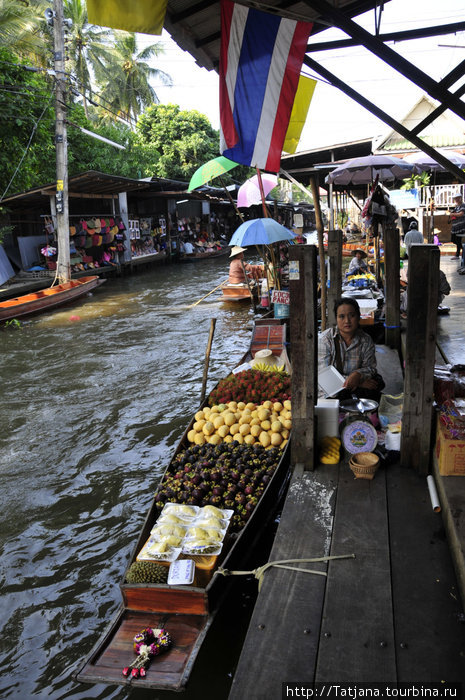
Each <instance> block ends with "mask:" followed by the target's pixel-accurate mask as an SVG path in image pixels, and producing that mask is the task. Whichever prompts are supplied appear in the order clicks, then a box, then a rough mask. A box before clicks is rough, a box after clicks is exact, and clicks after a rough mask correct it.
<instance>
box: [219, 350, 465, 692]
mask: <svg viewBox="0 0 465 700" xmlns="http://www.w3.org/2000/svg"><path fill="white" fill-rule="evenodd" d="M377 351H378V366H379V370H380V372H381V373H382V374H383V376H384V377H385V380H386V385H387V386H386V389H385V391H386V392H387V393H392V394H396V393H399V392H400V391H402V376H401V371H400V364H399V363H398V362H397V363H396V360H397V357H396V353H395V352H394V351H393V350H390V349H389V348H387V347H385V346H379V347H378V348H377ZM328 553H329V554H331V555H333V554H335V555H341V554H352V553H354V554H355V559H339V560H333V561H331V562H329V564H300V565H298V566H300V567H302V568H312V569H316V568H319V569H320V570H323V571H327V577H323V576H319V575H314V574H308V573H297V572H295V571H289V570H286V569H277V568H272V569H270V570H268V572H266V573H265V578H264V582H263V586H262V589H261V592H260V594H259V596H258V599H257V603H256V605H255V609H254V612H253V615H252V618H251V622H250V626H249V630H248V633H247V636H246V639H245V643H244V646H243V650H242V654H241V657H240V659H239V663H238V666H237V669H236V673H235V676H234V679H233V683H232V687H231V692H230V696H229V697H230V698H231V700H243V698H244V697H247V698H252V699H255V698H257V699H259V700H261V699H262V698H263V700H264V699H265V698H266V699H267V700H274V699H275V698H276V699H278V698H281V692H282V683H284V682H286V681H287V682H298V683H313V682H323V681H324V682H330V681H332V682H333V683H334V682H336V683H337V682H343V681H349V682H369V683H375V682H382V681H390V682H396V681H404V682H412V683H414V682H428V681H435V682H440V681H442V680H446V681H456V682H465V663H464V660H465V624H464V617H463V612H462V607H461V603H460V597H459V594H458V590H457V585H456V578H455V574H454V569H453V566H452V560H451V556H450V551H449V546H448V543H447V540H446V536H445V531H444V527H443V522H442V518H441V515H439V514H436V513H433V511H432V509H431V504H430V501H429V495H428V490H427V486H426V480H425V478H424V477H419V476H417V475H416V473H414V472H413V471H410V470H408V469H404V468H402V467H400V466H399V465H398V464H394V465H392V464H391V465H389V466H387V467H384V466H382V467H381V468H380V469H379V470H378V473H377V474H376V477H375V478H374V479H373V481H365V480H355V479H354V478H353V476H352V473H351V471H350V470H349V467H348V464H347V461H345V462H342V463H341V464H340V465H339V466H331V465H319V466H318V468H317V469H316V470H315V471H314V472H305V473H294V475H293V477H292V479H291V484H290V488H289V494H288V497H287V499H286V503H285V506H284V509H283V513H282V516H281V521H280V525H279V528H278V532H277V536H276V539H275V542H274V546H273V549H272V551H271V555H270V558H269V559H270V561H275V560H280V559H291V558H307V557H316V556H324V555H327V554H328Z"/></svg>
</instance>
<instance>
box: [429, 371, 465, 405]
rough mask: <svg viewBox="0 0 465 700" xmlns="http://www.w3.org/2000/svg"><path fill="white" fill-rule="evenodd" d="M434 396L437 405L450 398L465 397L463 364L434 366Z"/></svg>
mask: <svg viewBox="0 0 465 700" xmlns="http://www.w3.org/2000/svg"><path fill="white" fill-rule="evenodd" d="M434 398H435V400H436V403H437V404H439V405H441V404H444V403H445V402H446V401H448V400H450V399H454V398H465V365H439V366H436V367H435V368H434Z"/></svg>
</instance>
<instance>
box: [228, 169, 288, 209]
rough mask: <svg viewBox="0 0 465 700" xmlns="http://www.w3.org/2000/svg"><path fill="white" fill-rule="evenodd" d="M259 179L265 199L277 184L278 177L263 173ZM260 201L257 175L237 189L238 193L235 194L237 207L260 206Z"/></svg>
mask: <svg viewBox="0 0 465 700" xmlns="http://www.w3.org/2000/svg"><path fill="white" fill-rule="evenodd" d="M260 177H261V180H262V184H263V194H264V196H265V197H266V195H267V194H269V193H270V192H271V190H272V189H273V188H274V187H276V185H277V184H278V176H277V175H269V174H268V173H263V175H261V176H260ZM261 201H262V195H261V192H260V182H259V179H258V175H254V176H253V177H251V178H249V179H248V180H246V181H245V182H244V184H243V185H241V186H240V187H239V192H238V193H237V206H238V207H251V206H252V204H261Z"/></svg>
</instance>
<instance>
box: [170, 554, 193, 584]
mask: <svg viewBox="0 0 465 700" xmlns="http://www.w3.org/2000/svg"><path fill="white" fill-rule="evenodd" d="M194 572H195V564H194V562H193V560H192V559H177V560H176V561H173V563H172V564H171V565H170V570H169V572H168V585H169V586H189V585H190V584H191V583H192V582H193V580H194Z"/></svg>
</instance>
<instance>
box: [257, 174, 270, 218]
mask: <svg viewBox="0 0 465 700" xmlns="http://www.w3.org/2000/svg"><path fill="white" fill-rule="evenodd" d="M256 170H257V178H258V185H259V187H260V195H261V198H262V209H263V216H264V217H265V219H267V218H268V209H267V208H266V204H265V190H264V189H263V182H262V174H261V172H260V168H259V167H258V166H256Z"/></svg>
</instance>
